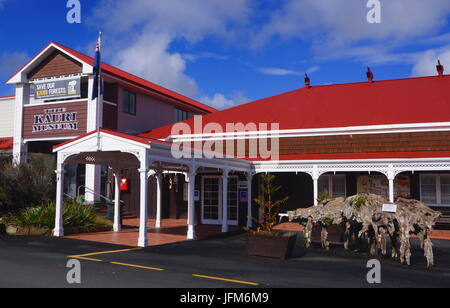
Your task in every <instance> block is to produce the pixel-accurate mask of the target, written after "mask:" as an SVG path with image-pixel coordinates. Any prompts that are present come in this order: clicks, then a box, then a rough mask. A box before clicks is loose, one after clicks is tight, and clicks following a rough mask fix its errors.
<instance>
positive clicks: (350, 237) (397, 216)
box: [288, 194, 441, 267]
mask: <svg viewBox="0 0 450 308" xmlns="http://www.w3.org/2000/svg"><path fill="white" fill-rule="evenodd" d="M389 203H390V202H389V201H388V200H386V199H385V198H383V197H381V196H378V195H373V194H359V195H355V196H351V197H348V198H347V199H344V198H336V199H332V200H326V201H323V202H322V203H320V204H319V205H318V206H313V207H309V208H304V209H303V208H302V209H297V210H295V211H290V212H288V217H289V221H294V220H295V221H299V223H300V224H302V225H303V226H304V229H305V231H304V234H305V246H306V247H307V248H309V247H311V237H312V229H313V225H314V224H320V225H321V226H322V232H321V244H322V247H323V248H325V249H329V248H330V243H329V241H328V232H327V226H330V225H331V224H332V225H340V226H342V228H343V230H344V231H343V236H344V239H345V242H344V248H345V249H349V247H350V244H351V243H352V242H353V243H355V245H356V247H357V249H358V247H359V246H360V242H361V240H362V239H363V238H364V237H367V241H368V244H369V248H370V253H371V254H372V255H377V254H378V253H379V252H380V251H381V254H382V255H387V237H389V238H390V239H391V246H392V253H391V256H392V258H394V259H399V260H400V262H401V263H402V264H404V263H406V264H408V265H410V264H411V245H410V237H411V235H417V237H418V238H419V239H420V242H421V248H422V249H423V250H424V255H425V257H426V259H427V265H428V267H432V266H433V265H434V256H433V244H432V242H431V239H430V237H429V235H430V233H431V231H432V230H433V228H434V226H435V224H436V221H437V220H438V219H439V217H440V215H441V213H440V212H436V211H434V210H432V209H430V208H429V207H428V206H426V205H425V204H424V203H422V202H420V201H417V200H409V199H402V198H399V199H398V200H397V201H396V202H395V204H396V205H397V211H396V212H395V213H390V212H389V213H388V212H383V204H389ZM399 239H400V248H399V247H398V241H399Z"/></svg>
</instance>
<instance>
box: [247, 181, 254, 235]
mask: <svg viewBox="0 0 450 308" xmlns="http://www.w3.org/2000/svg"><path fill="white" fill-rule="evenodd" d="M252 180H253V174H252V173H248V174H247V227H249V228H251V227H252V226H253V219H252V217H253V213H252Z"/></svg>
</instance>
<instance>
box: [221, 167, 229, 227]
mask: <svg viewBox="0 0 450 308" xmlns="http://www.w3.org/2000/svg"><path fill="white" fill-rule="evenodd" d="M228 174H229V171H228V170H226V169H224V170H223V176H222V232H228Z"/></svg>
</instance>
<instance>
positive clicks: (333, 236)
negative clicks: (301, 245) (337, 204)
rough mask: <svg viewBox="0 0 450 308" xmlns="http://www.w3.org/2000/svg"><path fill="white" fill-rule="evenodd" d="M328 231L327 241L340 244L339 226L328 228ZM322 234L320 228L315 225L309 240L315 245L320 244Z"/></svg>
mask: <svg viewBox="0 0 450 308" xmlns="http://www.w3.org/2000/svg"><path fill="white" fill-rule="evenodd" d="M327 230H328V241H329V242H330V243H342V242H343V241H342V229H341V226H330V227H327ZM321 232H322V226H321V225H319V224H316V225H314V226H313V229H312V235H311V240H312V241H313V242H315V243H321V241H322V240H321V236H320V233H321Z"/></svg>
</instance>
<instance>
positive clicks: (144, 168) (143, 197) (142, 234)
mask: <svg viewBox="0 0 450 308" xmlns="http://www.w3.org/2000/svg"><path fill="white" fill-rule="evenodd" d="M141 159H142V160H141V168H140V169H139V173H140V178H141V193H140V219H139V220H140V222H139V239H138V246H139V247H147V246H148V236H147V220H148V173H149V165H150V164H149V162H148V158H147V154H145V156H144V157H143V158H141Z"/></svg>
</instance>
